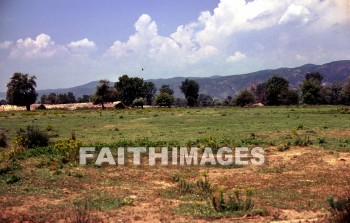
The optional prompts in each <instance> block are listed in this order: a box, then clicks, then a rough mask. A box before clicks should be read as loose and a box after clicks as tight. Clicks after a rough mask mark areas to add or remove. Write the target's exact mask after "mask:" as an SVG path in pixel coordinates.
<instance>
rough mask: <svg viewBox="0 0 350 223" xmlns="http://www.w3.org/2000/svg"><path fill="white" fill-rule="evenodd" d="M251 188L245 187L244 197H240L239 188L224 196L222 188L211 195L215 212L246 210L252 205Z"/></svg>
mask: <svg viewBox="0 0 350 223" xmlns="http://www.w3.org/2000/svg"><path fill="white" fill-rule="evenodd" d="M252 195H253V190H251V189H247V190H246V195H245V199H243V198H241V196H240V192H239V190H234V191H233V194H228V195H227V196H225V192H224V190H220V192H219V195H214V196H213V197H212V206H213V207H214V209H215V211H217V212H235V211H248V210H251V209H252V208H253V207H254V203H253V200H252Z"/></svg>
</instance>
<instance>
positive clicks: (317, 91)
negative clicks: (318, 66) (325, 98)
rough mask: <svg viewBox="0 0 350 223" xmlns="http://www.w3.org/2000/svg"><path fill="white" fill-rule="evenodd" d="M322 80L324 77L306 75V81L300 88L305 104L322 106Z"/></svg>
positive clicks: (317, 74)
mask: <svg viewBox="0 0 350 223" xmlns="http://www.w3.org/2000/svg"><path fill="white" fill-rule="evenodd" d="M322 80H323V76H322V75H321V74H320V73H318V72H316V73H307V74H305V80H304V81H303V83H302V84H301V86H300V89H301V97H302V101H303V103H305V104H320V103H322V95H321V89H322Z"/></svg>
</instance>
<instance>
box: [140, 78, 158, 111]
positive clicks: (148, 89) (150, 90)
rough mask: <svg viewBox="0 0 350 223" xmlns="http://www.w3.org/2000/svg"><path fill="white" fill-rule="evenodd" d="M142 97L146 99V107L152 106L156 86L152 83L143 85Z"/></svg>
mask: <svg viewBox="0 0 350 223" xmlns="http://www.w3.org/2000/svg"><path fill="white" fill-rule="evenodd" d="M142 88H143V97H144V98H145V99H146V103H147V104H148V105H152V101H153V98H154V95H155V94H156V92H157V88H156V85H155V84H154V83H153V82H144V83H143V87H142Z"/></svg>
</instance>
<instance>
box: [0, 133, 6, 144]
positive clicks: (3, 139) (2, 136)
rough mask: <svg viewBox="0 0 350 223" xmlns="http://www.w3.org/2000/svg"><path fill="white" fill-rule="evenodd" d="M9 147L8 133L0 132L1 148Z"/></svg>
mask: <svg viewBox="0 0 350 223" xmlns="http://www.w3.org/2000/svg"><path fill="white" fill-rule="evenodd" d="M6 146H7V136H6V133H5V132H4V131H2V130H0V147H6Z"/></svg>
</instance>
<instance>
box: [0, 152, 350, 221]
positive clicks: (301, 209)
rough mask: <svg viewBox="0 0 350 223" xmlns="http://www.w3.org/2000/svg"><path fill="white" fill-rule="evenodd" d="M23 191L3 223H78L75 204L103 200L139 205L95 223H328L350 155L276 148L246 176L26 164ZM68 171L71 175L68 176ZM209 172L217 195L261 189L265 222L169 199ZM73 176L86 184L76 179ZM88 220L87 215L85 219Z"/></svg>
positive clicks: (6, 202) (14, 193)
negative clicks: (178, 177)
mask: <svg viewBox="0 0 350 223" xmlns="http://www.w3.org/2000/svg"><path fill="white" fill-rule="evenodd" d="M21 165H22V166H23V169H22V170H21V173H22V175H21V178H22V180H21V183H20V184H18V185H17V184H16V185H11V186H8V187H7V188H3V189H2V190H6V191H2V192H1V197H0V222H77V221H76V220H74V217H76V216H77V215H78V214H77V213H78V210H77V209H76V208H74V206H73V205H72V201H76V200H79V199H82V198H85V199H86V198H87V199H93V198H94V195H96V196H98V195H99V194H100V193H101V192H103V193H106V194H108V195H116V196H122V197H124V198H125V197H126V198H128V199H132V201H133V202H132V204H130V205H125V206H122V207H120V208H112V209H106V210H88V211H87V213H88V215H89V216H91V218H92V220H93V222H270V221H274V222H324V221H325V220H324V218H325V216H326V215H327V214H329V212H328V208H327V202H326V200H327V197H328V196H329V195H333V196H341V195H343V194H344V192H345V190H346V189H349V184H348V182H349V179H350V172H349V165H350V154H349V153H342V152H334V151H327V150H319V149H312V148H306V147H305V148H302V147H298V148H293V149H290V150H287V151H285V152H278V151H275V149H274V148H269V152H267V164H266V165H264V166H260V167H256V166H247V167H242V168H222V167H198V166H192V167H179V166H161V165H157V166H147V165H146V166H138V167H137V166H103V167H100V168H96V167H93V166H87V167H64V168H63V170H62V171H63V173H61V174H58V175H57V174H56V172H55V168H56V167H55V166H53V167H49V168H42V169H39V170H37V169H38V168H37V167H36V165H37V160H33V159H29V160H24V161H23V163H22V164H21ZM65 171H66V172H65ZM202 171H208V172H209V179H210V182H211V183H212V185H213V187H214V188H217V189H219V188H225V189H227V190H229V189H230V188H248V187H249V188H253V189H254V191H256V192H255V194H254V196H253V200H254V202H255V206H257V207H259V208H264V209H266V211H267V214H265V215H264V216H248V215H246V216H243V217H221V218H216V217H214V218H213V217H210V216H209V217H208V216H205V215H203V216H200V215H199V216H196V215H192V214H189V213H186V211H183V210H180V211H176V210H178V209H179V208H178V207H179V205H180V204H182V203H193V202H199V203H203V204H208V205H209V202H208V201H206V200H204V201H197V200H191V199H190V198H188V197H186V196H178V194H177V193H174V195H175V196H164V192H167V193H172V192H173V191H175V190H176V183H174V182H173V180H172V178H171V175H172V174H173V173H175V172H177V173H180V174H182V176H184V178H187V179H188V180H191V179H197V178H198V177H200V173H201V172H202ZM67 172H71V173H79V174H81V175H82V176H83V177H82V178H79V177H72V176H70V177H68V176H67V174H65V173H67ZM85 215H86V214H85Z"/></svg>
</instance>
